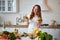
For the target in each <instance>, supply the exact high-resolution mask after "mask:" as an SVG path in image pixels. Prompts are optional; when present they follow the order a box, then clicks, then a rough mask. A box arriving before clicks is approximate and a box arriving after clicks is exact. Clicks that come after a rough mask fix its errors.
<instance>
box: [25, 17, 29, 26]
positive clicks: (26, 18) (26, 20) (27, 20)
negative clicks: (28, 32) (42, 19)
mask: <svg viewBox="0 0 60 40" xmlns="http://www.w3.org/2000/svg"><path fill="white" fill-rule="evenodd" d="M24 21H25V22H26V23H27V25H29V19H28V17H26V16H25V17H24Z"/></svg>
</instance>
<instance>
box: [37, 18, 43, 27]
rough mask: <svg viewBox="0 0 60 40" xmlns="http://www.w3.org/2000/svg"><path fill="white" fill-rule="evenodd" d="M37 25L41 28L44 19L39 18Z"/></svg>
mask: <svg viewBox="0 0 60 40" xmlns="http://www.w3.org/2000/svg"><path fill="white" fill-rule="evenodd" d="M37 25H38V26H39V27H40V26H41V25H42V18H39V19H38V20H37Z"/></svg>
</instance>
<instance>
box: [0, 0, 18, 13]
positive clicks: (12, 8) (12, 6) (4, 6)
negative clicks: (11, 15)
mask: <svg viewBox="0 0 60 40" xmlns="http://www.w3.org/2000/svg"><path fill="white" fill-rule="evenodd" d="M17 11H18V0H0V13H5V12H6V13H7V12H17Z"/></svg>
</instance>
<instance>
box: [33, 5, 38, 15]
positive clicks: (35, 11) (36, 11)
mask: <svg viewBox="0 0 60 40" xmlns="http://www.w3.org/2000/svg"><path fill="white" fill-rule="evenodd" d="M38 10H39V8H38V7H37V6H35V7H34V9H33V12H34V13H35V14H37V13H38Z"/></svg>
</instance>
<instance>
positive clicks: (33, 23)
mask: <svg viewBox="0 0 60 40" xmlns="http://www.w3.org/2000/svg"><path fill="white" fill-rule="evenodd" d="M41 22H42V17H41V7H40V6H39V5H35V6H34V7H33V9H32V12H31V14H30V17H29V20H27V23H28V33H29V34H32V33H33V31H34V30H36V29H38V28H39V26H40V24H41Z"/></svg>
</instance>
